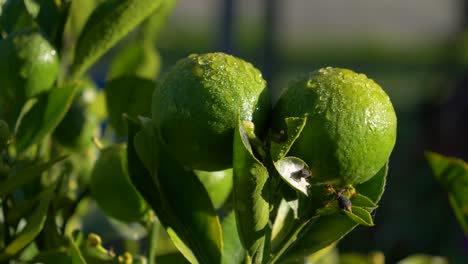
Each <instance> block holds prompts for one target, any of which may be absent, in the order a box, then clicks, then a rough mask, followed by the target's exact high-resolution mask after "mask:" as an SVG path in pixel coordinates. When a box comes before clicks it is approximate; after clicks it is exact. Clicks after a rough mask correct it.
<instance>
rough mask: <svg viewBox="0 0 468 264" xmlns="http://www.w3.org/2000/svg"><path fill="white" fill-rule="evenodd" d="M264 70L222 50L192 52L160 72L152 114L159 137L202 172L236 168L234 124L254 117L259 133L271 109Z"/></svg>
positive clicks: (174, 153) (184, 161)
mask: <svg viewBox="0 0 468 264" xmlns="http://www.w3.org/2000/svg"><path fill="white" fill-rule="evenodd" d="M270 110H271V107H270V98H269V94H268V90H267V89H266V82H265V80H264V79H263V78H262V74H261V72H260V71H259V70H258V69H256V68H255V67H254V66H253V65H252V64H250V63H248V62H246V61H244V60H242V59H239V58H236V57H233V56H231V55H227V54H224V53H219V52H218V53H207V54H200V55H198V54H192V55H190V56H188V57H187V58H184V59H182V60H180V61H178V62H177V63H176V64H175V65H174V66H173V67H172V68H171V69H170V70H169V71H168V73H167V74H166V75H165V76H163V77H162V79H161V80H160V82H159V83H158V87H157V88H156V90H155V92H154V94H153V101H152V118H153V121H154V123H155V128H156V130H157V133H158V134H159V137H160V139H161V142H162V144H163V146H164V148H165V149H166V151H167V152H169V153H170V154H171V155H172V156H173V157H174V158H176V159H177V160H178V161H179V162H180V163H181V164H182V165H183V166H185V167H187V168H191V169H197V170H204V171H219V170H223V169H227V168H230V167H232V142H233V135H234V129H235V127H236V125H237V120H238V117H239V115H240V119H241V120H249V121H253V122H254V123H255V126H256V132H257V133H259V134H261V133H262V132H263V130H264V128H265V125H266V120H267V119H268V115H269V113H270Z"/></svg>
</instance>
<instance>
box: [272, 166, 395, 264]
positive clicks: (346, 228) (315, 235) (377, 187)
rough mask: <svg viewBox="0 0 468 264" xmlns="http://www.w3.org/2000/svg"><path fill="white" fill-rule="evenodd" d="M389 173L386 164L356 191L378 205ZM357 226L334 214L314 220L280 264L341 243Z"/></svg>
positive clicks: (342, 215) (345, 217) (358, 186)
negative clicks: (338, 242)
mask: <svg viewBox="0 0 468 264" xmlns="http://www.w3.org/2000/svg"><path fill="white" fill-rule="evenodd" d="M387 172H388V165H387V164H385V165H384V166H383V167H382V168H381V169H380V171H379V172H377V174H376V175H375V176H374V177H372V178H371V179H370V180H369V181H367V182H365V183H362V184H359V185H357V186H355V188H356V191H357V192H358V193H360V194H362V195H364V196H366V197H368V198H369V199H370V200H371V201H372V202H373V203H377V202H378V201H379V200H380V197H381V196H382V194H383V191H384V188H385V182H386V177H387ZM362 210H365V209H362ZM365 211H367V210H365ZM359 212H360V211H359ZM356 226H357V223H356V222H354V221H353V220H351V219H350V218H349V217H348V216H346V215H345V214H337V213H333V214H330V215H325V216H320V217H318V218H314V219H312V220H311V221H310V222H309V223H308V224H307V225H306V226H305V227H304V229H303V230H302V231H301V233H300V234H299V236H298V239H297V240H296V241H295V243H294V244H293V245H292V246H291V247H289V248H288V250H287V251H286V252H285V254H283V255H282V257H281V258H280V262H281V261H283V260H284V261H285V260H288V259H294V258H299V257H301V256H304V255H310V254H313V253H314V252H317V251H318V250H320V249H322V248H325V247H327V246H329V245H331V244H332V243H335V242H337V241H339V240H340V239H341V238H342V237H344V236H345V235H346V234H348V233H349V232H351V230H353V229H354V228H355V227H356Z"/></svg>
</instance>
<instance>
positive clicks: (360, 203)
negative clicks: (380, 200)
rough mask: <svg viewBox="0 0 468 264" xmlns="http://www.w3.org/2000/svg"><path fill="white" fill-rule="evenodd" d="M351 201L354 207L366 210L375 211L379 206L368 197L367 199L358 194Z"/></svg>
mask: <svg viewBox="0 0 468 264" xmlns="http://www.w3.org/2000/svg"><path fill="white" fill-rule="evenodd" d="M350 201H351V203H352V204H353V206H357V207H364V208H366V209H375V208H377V205H376V204H375V203H374V202H373V201H372V200H371V199H369V198H368V197H366V196H364V195H362V194H357V195H355V196H353V197H352V198H351V199H350Z"/></svg>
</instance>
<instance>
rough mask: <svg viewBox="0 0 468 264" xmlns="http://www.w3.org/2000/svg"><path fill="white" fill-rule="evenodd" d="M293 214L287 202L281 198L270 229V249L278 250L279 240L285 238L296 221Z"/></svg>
mask: <svg viewBox="0 0 468 264" xmlns="http://www.w3.org/2000/svg"><path fill="white" fill-rule="evenodd" d="M295 215H296V214H295V212H294V211H293V209H292V208H291V206H290V205H289V204H288V202H287V201H286V200H284V199H283V200H281V203H280V205H279V207H278V212H277V213H276V218H275V221H274V222H273V228H272V231H271V239H272V240H271V241H272V242H271V250H272V251H273V252H276V251H278V249H279V246H280V245H281V242H282V241H284V239H286V238H287V236H288V234H289V233H290V232H291V229H292V228H293V227H294V224H295V221H296V217H295Z"/></svg>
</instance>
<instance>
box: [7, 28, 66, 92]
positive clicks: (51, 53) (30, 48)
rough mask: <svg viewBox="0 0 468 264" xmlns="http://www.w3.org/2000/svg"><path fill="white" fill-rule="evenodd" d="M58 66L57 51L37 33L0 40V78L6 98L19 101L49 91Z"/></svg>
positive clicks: (26, 33)
mask: <svg viewBox="0 0 468 264" xmlns="http://www.w3.org/2000/svg"><path fill="white" fill-rule="evenodd" d="M58 68H59V61H58V54H57V51H56V50H55V49H54V47H52V45H51V44H50V43H49V42H48V41H47V40H46V39H45V38H44V37H43V36H42V35H41V34H40V33H38V32H35V31H31V32H23V33H18V34H12V35H9V36H8V37H7V38H6V39H4V40H0V80H1V82H2V89H3V90H4V94H6V98H10V99H20V100H21V99H24V98H29V97H33V96H36V95H38V94H40V93H43V92H45V91H47V90H49V89H50V88H52V85H53V84H54V82H55V80H56V79H57V73H58ZM4 97H5V96H4Z"/></svg>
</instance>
